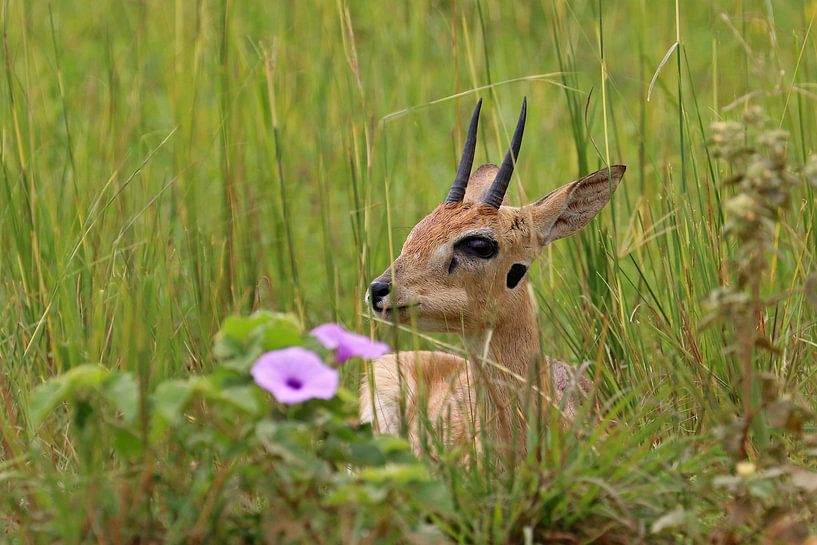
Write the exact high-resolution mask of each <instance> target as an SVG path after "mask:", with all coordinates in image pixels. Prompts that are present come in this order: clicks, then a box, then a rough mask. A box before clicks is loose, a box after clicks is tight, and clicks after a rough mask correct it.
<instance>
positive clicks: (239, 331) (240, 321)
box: [219, 311, 303, 350]
mask: <svg viewBox="0 0 817 545" xmlns="http://www.w3.org/2000/svg"><path fill="white" fill-rule="evenodd" d="M302 329H303V328H302V327H301V324H300V322H299V321H298V319H297V318H295V317H294V316H292V315H291V314H283V313H278V312H269V311H259V312H255V313H253V314H251V315H250V316H230V317H228V318H227V319H226V320H224V324H223V326H222V327H221V331H220V332H219V335H221V336H223V337H226V338H230V339H233V340H236V341H239V342H247V341H249V340H251V339H252V337H254V336H259V337H260V338H261V339H262V341H263V348H264V350H275V349H277V348H283V347H285V346H293V345H299V344H301V331H302Z"/></svg>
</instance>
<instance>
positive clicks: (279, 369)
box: [250, 346, 340, 405]
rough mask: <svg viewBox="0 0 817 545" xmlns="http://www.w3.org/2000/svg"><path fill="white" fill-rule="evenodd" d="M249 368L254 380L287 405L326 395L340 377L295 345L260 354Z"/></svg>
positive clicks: (334, 391)
mask: <svg viewBox="0 0 817 545" xmlns="http://www.w3.org/2000/svg"><path fill="white" fill-rule="evenodd" d="M250 372H251V374H252V376H253V379H254V380H255V382H256V384H258V385H259V386H260V387H261V388H263V389H265V390H267V391H268V392H270V393H271V394H272V395H273V396H274V397H275V399H277V400H278V401H279V402H280V403H285V404H287V405H292V404H294V403H302V402H304V401H307V400H309V399H313V398H320V399H329V398H331V397H333V396H334V395H335V393H337V390H338V383H339V379H340V377H339V373H338V371H337V370H335V369H332V368H331V367H329V366H327V365H325V364H324V363H323V362H322V361H321V359H320V358H319V357H318V355H317V354H315V353H314V352H311V351H309V350H306V349H305V348H301V347H299V346H293V347H290V348H284V349H282V350H275V351H272V352H267V353H266V354H263V355H262V356H261V357H260V358H258V361H256V362H255V364H254V365H253V367H252V370H251V371H250Z"/></svg>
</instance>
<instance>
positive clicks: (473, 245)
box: [455, 236, 499, 259]
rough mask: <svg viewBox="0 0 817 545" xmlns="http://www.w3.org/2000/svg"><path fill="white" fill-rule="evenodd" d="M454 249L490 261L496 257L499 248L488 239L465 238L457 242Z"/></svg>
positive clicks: (478, 237)
mask: <svg viewBox="0 0 817 545" xmlns="http://www.w3.org/2000/svg"><path fill="white" fill-rule="evenodd" d="M455 247H456V249H457V250H460V251H462V252H464V253H466V254H468V255H472V256H475V257H479V258H481V259H490V258H492V257H494V256H495V255H496V252H497V250H498V249H499V246H498V245H497V243H496V241H495V240H493V239H490V238H488V237H482V236H474V237H467V238H464V239H463V240H461V241H459V242H457V244H456V246H455Z"/></svg>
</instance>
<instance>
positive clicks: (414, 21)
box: [0, 0, 817, 542]
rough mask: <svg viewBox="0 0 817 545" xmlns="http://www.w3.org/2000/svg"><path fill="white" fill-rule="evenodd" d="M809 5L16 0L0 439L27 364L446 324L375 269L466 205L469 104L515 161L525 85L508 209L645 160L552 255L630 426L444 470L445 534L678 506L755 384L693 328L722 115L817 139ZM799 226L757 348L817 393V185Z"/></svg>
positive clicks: (707, 271) (4, 227) (545, 297)
mask: <svg viewBox="0 0 817 545" xmlns="http://www.w3.org/2000/svg"><path fill="white" fill-rule="evenodd" d="M815 14H817V4H815V3H814V2H809V1H806V0H801V1H794V2H775V3H772V2H766V1H763V0H723V1H714V0H713V1H712V2H707V3H685V2H677V1H676V2H675V3H672V2H644V1H643V0H632V1H629V0H628V1H622V2H615V3H612V2H601V1H599V0H553V1H546V2H545V1H543V2H540V3H535V2H532V3H507V2H500V1H498V0H478V1H475V2H470V1H469V2H451V3H439V2H432V1H429V0H419V1H416V2H411V3H407V4H392V3H387V2H373V3H365V4H361V3H352V2H350V3H346V2H344V1H343V0H337V1H319V2H311V3H303V4H301V3H297V4H293V3H291V2H277V1H273V2H244V1H242V2H231V1H230V0H214V1H210V0H201V1H199V2H185V1H182V0H175V2H124V3H123V2H111V1H102V2H96V3H94V6H93V8H92V9H90V8H89V7H88V5H87V4H86V3H83V2H78V1H74V0H61V1H58V2H51V3H45V2H14V1H6V2H4V3H3V6H2V28H3V36H2V54H3V61H2V65H3V77H2V80H3V86H2V91H1V92H0V112H2V115H0V163H2V173H0V255H2V259H0V394H1V395H0V397H1V398H2V403H3V407H4V410H3V411H0V439H2V441H0V455H2V459H3V460H4V461H10V460H18V459H21V458H23V457H24V456H25V452H26V450H27V448H28V447H27V445H28V443H29V441H30V440H31V439H32V438H31V437H30V436H29V433H28V432H27V431H26V429H27V428H26V425H25V422H26V418H27V414H26V406H27V399H28V396H29V392H30V391H31V389H32V387H33V386H35V385H37V384H39V383H41V382H42V381H43V380H45V379H47V378H48V377H51V376H53V375H55V374H56V373H58V372H61V371H64V370H67V369H70V368H72V367H75V366H77V365H79V364H83V363H100V364H102V365H104V366H105V367H109V368H118V369H123V370H129V371H133V372H134V373H135V374H137V375H138V376H139V377H140V378H141V379H142V381H143V383H144V384H145V385H147V384H154V383H156V382H157V381H159V380H161V379H164V378H168V377H175V376H183V375H187V374H189V373H191V372H198V371H204V370H208V369H210V368H211V365H212V363H211V362H212V354H211V341H212V336H213V334H214V332H215V331H216V330H217V328H218V324H219V323H220V321H221V320H222V318H224V317H225V316H226V315H228V314H230V313H234V312H247V311H250V310H253V309H259V308H274V309H279V310H287V311H292V312H295V313H297V314H299V315H301V316H302V318H303V319H304V320H305V321H306V322H307V323H317V322H320V321H325V320H339V321H341V322H343V323H345V324H346V325H348V326H350V327H354V328H357V329H364V328H370V329H371V330H372V331H374V332H376V333H377V334H378V335H380V336H382V337H383V338H387V339H389V340H390V341H391V342H392V343H394V344H399V345H400V346H401V347H427V346H431V345H433V344H434V342H433V341H430V340H428V339H427V338H426V337H417V336H414V337H410V336H409V335H408V334H407V333H404V332H397V331H395V330H393V329H391V330H390V329H389V328H386V327H377V326H375V325H374V323H373V322H370V321H368V320H367V319H366V314H367V310H366V308H365V306H364V304H363V301H362V298H363V293H364V290H365V287H366V285H367V284H368V282H369V281H370V280H371V279H372V278H373V277H374V276H375V275H376V274H379V273H380V272H381V271H382V270H384V269H385V268H386V266H387V265H388V264H389V263H390V262H391V261H392V260H393V258H394V257H395V256H396V255H397V254H399V247H400V244H401V243H402V240H404V238H405V235H406V234H407V233H408V230H409V229H410V228H411V227H412V226H413V225H414V223H416V221H417V220H419V219H420V218H421V217H422V216H424V215H425V214H426V213H427V212H428V211H430V210H431V209H432V208H433V207H434V206H435V205H436V204H437V203H439V202H440V200H441V199H442V197H443V196H444V195H445V191H447V188H448V185H449V184H450V181H451V177H452V173H453V172H454V170H455V164H456V161H457V150H458V149H460V144H461V139H462V137H463V136H462V134H463V130H462V123H463V119H464V118H465V115H466V112H467V111H468V110H469V109H470V107H471V104H472V102H473V100H475V99H476V96H477V95H479V96H482V97H483V98H484V99H485V104H484V106H483V112H484V114H485V115H483V124H482V126H481V134H480V146H479V148H478V153H477V161H480V162H497V161H499V158H500V157H501V156H502V154H503V152H504V149H505V148H506V145H507V141H508V134H509V129H508V123H509V121H508V120H511V119H513V118H514V116H515V111H516V110H515V108H517V105H518V103H519V101H520V99H521V97H522V96H523V95H526V96H527V97H528V104H529V108H530V110H529V116H528V126H527V128H526V132H525V145H524V147H523V152H522V155H521V157H520V161H519V164H518V165H517V169H516V173H517V174H516V176H515V181H514V183H513V184H512V187H513V188H514V189H513V190H512V192H513V194H512V195H511V196H510V198H511V201H512V202H515V203H520V202H527V201H531V200H534V199H536V198H538V197H539V196H542V195H544V194H546V193H547V192H548V191H550V190H551V189H553V188H554V187H556V186H557V185H560V184H563V183H566V182H569V181H571V180H573V179H575V178H576V177H578V176H579V175H581V174H585V173H587V172H588V171H591V170H595V169H596V168H599V167H602V166H604V165H606V164H608V163H624V164H627V165H628V166H629V168H628V171H627V175H626V177H625V179H624V182H623V186H622V188H621V190H620V191H619V192H618V193H617V194H616V196H615V198H614V199H613V201H612V203H611V205H610V207H608V209H607V210H605V211H604V212H603V213H602V214H601V217H600V218H599V219H598V220H596V221H595V222H594V223H593V224H592V225H591V226H590V227H589V228H588V229H587V230H586V231H585V232H584V233H582V234H581V235H580V236H576V237H573V238H571V239H568V240H564V241H561V242H559V243H557V244H556V245H554V246H553V247H552V248H549V249H548V251H547V252H545V255H544V256H543V257H542V259H541V260H540V262H539V263H538V264H537V265H535V266H534V268H533V269H532V270H531V273H530V274H531V278H532V280H533V282H532V283H533V288H534V292H535V294H536V299H537V302H538V305H539V309H540V316H539V318H540V328H541V334H542V337H543V340H544V341H545V342H544V344H545V348H546V352H547V353H549V354H550V355H552V356H556V357H560V358H561V359H564V360H568V361H573V362H581V361H585V360H590V361H592V362H593V363H592V366H591V369H592V370H593V372H594V373H596V372H597V373H598V374H599V376H601V377H602V384H601V385H600V387H601V389H602V391H603V394H604V398H605V400H607V403H608V404H609V407H610V408H611V411H612V412H611V414H614V415H616V418H617V419H618V420H619V425H620V426H624V429H625V430H627V431H620V432H614V433H611V434H604V433H599V434H597V435H592V434H591V435H590V436H581V437H576V438H569V437H563V436H561V435H560V434H559V433H555V432H554V434H551V435H548V436H547V441H549V442H550V443H549V444H548V447H549V448H548V449H546V451H547V452H549V453H551V454H548V455H547V456H550V458H548V459H547V463H546V464H545V466H544V467H547V468H549V469H550V470H553V471H554V473H553V474H552V475H549V476H548V479H545V481H541V479H542V475H541V474H533V473H531V474H522V475H518V476H517V478H515V479H511V480H507V481H501V480H500V481H497V480H495V479H492V478H489V477H490V476H488V477H486V476H485V475H481V474H472V475H465V476H463V475H461V474H459V473H458V472H457V471H456V470H455V467H456V465H454V462H451V465H448V466H447V465H445V463H443V464H442V467H441V469H440V474H441V478H443V479H445V480H446V481H447V482H449V484H450V488H451V489H452V490H453V491H454V494H455V497H458V498H459V501H460V502H461V503H460V510H461V513H462V514H463V516H462V519H460V520H459V521H456V522H451V521H447V522H446V524H451V525H452V529H451V532H452V534H454V535H459V536H460V538H461V540H462V541H486V542H489V541H493V542H501V541H503V540H504V539H507V536H508V535H515V534H514V533H513V532H515V531H517V530H518V529H519V528H521V527H523V526H525V525H531V524H535V523H541V524H545V525H551V526H554V527H556V526H559V525H563V526H570V525H571V524H574V523H575V522H576V520H577V519H579V518H581V517H582V516H584V515H588V513H591V514H594V515H599V514H605V515H609V516H610V518H613V515H610V513H608V512H605V513H601V512H602V511H604V510H605V509H608V507H609V506H610V505H617V506H618V507H617V509H618V508H620V511H616V513H618V515H620V514H621V513H625V512H626V513H630V514H631V515H632V518H631V519H628V524H630V523H632V524H634V525H638V524H639V522H638V521H640V520H641V518H640V517H641V516H642V515H643V516H645V517H646V516H647V515H649V516H651V517H657V516H659V515H660V514H661V510H662V509H663V508H664V507H667V508H668V509H669V508H670V507H671V506H665V505H664V504H662V503H661V502H660V501H657V500H656V502H655V504H654V506H653V507H651V506H650V505H648V504H649V501H648V500H645V499H644V498H645V497H650V498H658V497H661V494H662V490H664V487H667V490H669V489H670V488H671V489H672V490H673V491H675V492H677V491H678V490H679V489H682V486H681V485H682V481H683V480H684V477H685V476H687V475H688V474H691V473H695V472H696V471H704V468H706V467H707V462H706V458H707V457H708V456H716V455H717V452H718V447H717V446H716V445H715V443H714V441H711V442H709V443H706V445H707V446H706V448H704V447H700V445H699V447H696V449H699V450H696V449H691V450H690V451H689V452H690V454H689V456H688V457H686V458H684V457H683V456H679V455H678V453H679V452H682V451H683V450H684V449H685V448H687V440H688V438H689V437H691V436H693V434H700V435H699V436H698V437H708V436H707V435H706V434H707V433H709V432H710V431H711V430H712V429H713V428H714V427H715V425H717V424H719V423H721V422H722V419H723V416H724V415H725V414H728V413H730V412H731V411H735V412H736V411H738V410H739V405H740V391H739V390H740V384H741V376H742V375H741V368H740V366H739V364H738V363H737V361H736V359H735V358H734V356H733V355H732V354H730V353H728V352H726V351H725V350H724V346H725V336H726V335H728V331H727V330H726V329H719V328H708V329H703V328H701V327H700V326H701V323H702V320H703V317H704V310H703V306H702V301H703V300H704V299H705V297H706V296H707V294H709V293H710V292H711V291H712V290H714V289H715V288H717V287H718V286H719V285H722V284H724V283H727V282H729V281H730V271H729V267H728V263H729V259H730V258H731V257H732V256H733V254H734V244H733V243H732V242H730V241H729V240H727V239H726V238H724V237H723V236H722V234H721V233H722V231H723V226H724V221H725V220H724V212H723V209H722V202H723V201H724V196H725V195H727V194H730V192H732V191H733V190H732V189H731V188H725V187H724V186H723V185H722V183H721V182H722V180H723V179H724V178H726V177H727V176H728V175H729V174H730V168H729V166H728V165H727V164H726V163H725V162H722V161H719V160H717V159H715V158H714V157H713V156H712V152H711V149H710V143H709V133H708V127H709V124H710V123H711V122H713V121H717V120H721V119H727V118H739V117H740V115H741V112H743V111H745V110H746V109H747V108H748V107H749V105H752V104H756V105H760V106H762V107H763V108H764V110H765V111H766V112H767V113H768V114H769V115H770V117H771V118H772V119H774V120H775V121H776V122H778V124H779V126H780V127H781V128H783V129H785V130H787V131H789V132H790V133H791V135H792V137H791V149H790V153H789V156H790V162H791V163H792V168H794V169H797V168H798V167H799V166H801V165H802V164H803V163H804V162H805V161H806V160H807V157H808V156H809V155H810V154H811V153H814V152H815V148H814V146H815V142H817V108H815V99H817V84H815V83H814V82H813V81H812V80H811V79H810V78H812V77H814V75H815V74H817V66H815V63H817V41H815V37H814V32H815V31H817V29H815V28H813V26H812V23H813V22H814V19H815ZM673 43H678V46H677V48H676V49H675V51H674V54H673V56H674V59H672V60H671V61H670V62H667V64H666V66H663V67H661V68H660V69H659V65H660V64H661V60H662V59H663V58H664V56H665V54H666V53H667V51H668V50H669V49H670V47H671V46H672V45H673ZM656 72H657V73H656ZM543 74H544V75H543ZM653 76H655V80H654V81H655V83H654V87H653V89H652V92H651V95H650V99H649V100H648V89H649V86H650V81H651V79H652V78H653ZM473 89H481V90H479V91H475V92H471V90H473ZM392 114H395V115H392ZM775 247H776V248H777V250H778V251H779V253H778V254H776V255H775V257H774V264H773V266H772V267H770V269H769V270H768V271H764V278H763V279H762V288H763V289H764V290H766V291H767V292H769V293H771V292H785V293H787V294H788V295H787V296H786V297H785V298H784V299H781V300H780V301H779V302H777V303H776V304H775V305H774V306H773V307H772V308H771V309H770V310H769V311H768V313H764V314H763V315H762V316H761V317H760V320H759V321H760V323H761V324H762V327H763V328H764V329H765V330H766V334H767V335H768V336H769V337H770V339H771V341H772V342H773V343H774V344H775V346H777V347H778V348H779V349H780V350H779V352H777V353H774V354H770V355H764V356H762V357H758V358H757V360H756V364H757V365H758V366H759V367H760V368H761V369H763V370H766V371H770V372H773V373H775V374H777V375H779V376H780V377H782V379H783V381H784V382H785V383H787V384H789V385H791V387H797V388H799V389H800V390H801V391H802V392H803V394H804V395H805V397H806V398H807V399H809V400H811V404H812V407H815V406H814V401H813V400H814V399H816V398H817V397H816V396H817V378H815V375H816V374H817V373H815V370H816V369H817V367H815V361H817V342H815V339H817V335H815V328H816V327H817V310H815V308H814V307H813V306H810V305H809V304H808V303H807V302H806V299H805V297H804V292H803V291H802V289H800V288H801V287H802V286H803V285H804V284H805V282H806V277H807V276H808V274H809V273H811V272H813V271H815V269H816V268H817V200H815V193H814V189H813V188H810V189H805V190H802V191H800V192H799V193H796V194H795V205H794V207H793V210H792V211H791V212H790V213H788V214H786V215H785V216H784V217H783V218H782V221H781V223H780V225H779V228H778V230H777V232H776V238H775ZM441 339H442V340H443V341H444V342H447V343H449V344H451V345H453V346H454V348H455V349H456V346H458V344H459V341H457V340H456V339H453V338H446V337H441ZM357 371H359V370H358V369H353V368H351V367H350V368H349V371H348V372H347V374H346V376H345V378H344V379H345V381H346V383H347V384H348V385H350V386H353V385H355V384H356V383H357V381H358V379H359V374H358V373H357ZM67 438H68V436H67V435H66V434H65V431H64V430H61V429H60V428H58V427H56V426H54V427H50V428H46V429H44V430H43V431H42V432H41V439H42V440H43V444H44V445H47V447H46V448H47V450H48V452H49V454H50V455H51V457H52V458H53V459H54V460H56V462H55V468H56V469H59V468H62V467H64V466H66V465H70V464H69V461H70V460H71V459H72V457H74V456H75V451H74V446H73V445H71V444H70V442H69V441H68V439H67ZM707 440H708V439H707ZM709 448H711V450H707V449H709ZM600 452H601V453H602V454H601V455H599V453H600ZM604 452H606V453H607V454H604ZM443 459H445V458H444V456H443ZM627 460H629V462H628V463H627ZM679 460H684V461H683V462H681V461H679ZM686 464H688V465H689V467H687V466H686ZM556 468H559V471H558V472H555V470H556ZM56 469H55V470H56ZM673 472H675V473H676V474H675V475H674V476H673ZM642 477H643V478H642ZM54 478H55V479H56V478H57V477H56V473H55V475H54ZM607 478H609V479H611V481H610V482H608V483H601V484H599V482H600V480H601V479H607ZM542 482H547V483H548V487H549V488H541V486H542ZM576 482H580V483H584V485H580V486H575V483H576ZM498 483H504V484H502V485H501V486H500V484H498ZM588 483H596V484H598V486H596V485H595V484H594V485H591V484H588ZM585 485H586V486H585ZM608 485H609V486H608ZM537 487H539V488H537ZM605 487H606V488H605ZM611 487H612V488H611ZM548 490H550V491H552V494H548ZM534 491H536V493H534ZM675 492H674V493H675ZM600 496H606V497H607V499H608V500H609V501H607V502H601V501H599V497H600ZM673 497H674V498H676V499H677V496H673ZM486 498H487V500H486ZM522 498H525V499H526V500H529V502H530V503H527V504H526V503H524V502H523V501H522ZM610 498H614V499H610ZM689 501H693V499H692V498H690V499H689ZM594 510H597V511H594ZM541 513H548V517H547V520H537V519H536V517H537V516H539V515H540V514H541ZM533 514H535V515H533ZM468 515H474V516H475V518H474V519H473V520H471V521H468V517H467V516H468ZM618 515H617V516H618ZM645 520H646V519H645ZM437 522H438V523H440V524H443V521H437ZM458 524H464V525H465V526H462V527H458V526H457V525H458ZM643 524H646V523H643ZM468 525H470V526H468ZM512 530H513V531H512ZM634 531H637V533H643V532H644V528H643V527H642V528H636V529H635V530H634ZM601 534H603V532H602V531H601V530H600V532H599V535H601ZM539 537H540V538H542V539H544V538H545V537H547V536H544V537H543V536H539ZM585 537H586V538H587V539H591V538H592V537H593V535H591V534H588V535H587V536H585ZM551 538H552V539H554V540H556V539H557V538H558V536H557V535H555V534H554V535H551V536H550V537H549V538H548V539H551Z"/></svg>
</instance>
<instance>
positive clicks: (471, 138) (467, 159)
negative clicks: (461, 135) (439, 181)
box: [445, 99, 482, 202]
mask: <svg viewBox="0 0 817 545" xmlns="http://www.w3.org/2000/svg"><path fill="white" fill-rule="evenodd" d="M481 108H482V99H479V102H477V107H476V108H474V113H473V114H471V125H470V126H469V127H468V136H467V137H466V138H465V146H463V148H462V157H461V158H460V166H459V167H458V168H457V175H456V176H455V177H454V183H453V184H451V190H450V191H449V192H448V197H446V198H445V202H462V199H463V197H465V188H466V186H467V185H468V178H470V177H471V166H472V165H473V164H474V151H475V150H476V148H477V126H478V125H479V111H480V109H481Z"/></svg>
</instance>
